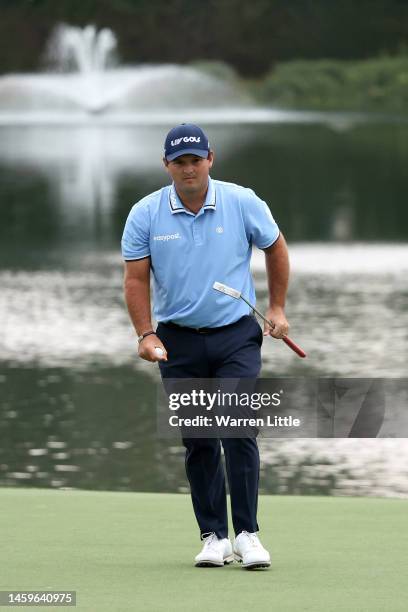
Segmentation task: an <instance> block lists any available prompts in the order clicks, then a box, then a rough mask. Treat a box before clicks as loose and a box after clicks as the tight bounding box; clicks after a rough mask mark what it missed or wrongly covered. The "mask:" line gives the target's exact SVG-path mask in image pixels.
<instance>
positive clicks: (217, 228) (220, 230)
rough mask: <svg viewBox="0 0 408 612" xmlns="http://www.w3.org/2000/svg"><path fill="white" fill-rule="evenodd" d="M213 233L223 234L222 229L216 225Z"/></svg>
mask: <svg viewBox="0 0 408 612" xmlns="http://www.w3.org/2000/svg"><path fill="white" fill-rule="evenodd" d="M215 231H216V232H217V234H223V233H224V228H223V227H222V225H218V226H217V227H216V228H215Z"/></svg>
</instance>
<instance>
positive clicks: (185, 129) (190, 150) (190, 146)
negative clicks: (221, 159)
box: [164, 123, 210, 161]
mask: <svg viewBox="0 0 408 612" xmlns="http://www.w3.org/2000/svg"><path fill="white" fill-rule="evenodd" d="M209 150H210V143H209V142H208V138H207V136H206V135H205V134H204V132H203V130H202V129H201V128H200V127H198V125H194V124H192V123H182V124H181V125H178V126H177V127H175V128H173V129H172V130H170V132H169V133H168V134H167V136H166V141H165V143H164V157H165V158H166V159H167V161H172V160H173V159H176V157H180V155H188V154H190V155H198V156H199V157H204V158H206V157H208V153H209Z"/></svg>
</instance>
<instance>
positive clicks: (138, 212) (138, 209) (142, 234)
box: [122, 202, 150, 261]
mask: <svg viewBox="0 0 408 612" xmlns="http://www.w3.org/2000/svg"><path fill="white" fill-rule="evenodd" d="M149 255H150V215H149V209H148V207H147V206H144V205H142V204H141V203H140V202H139V203H138V204H135V205H134V206H133V208H132V210H131V211H130V213H129V216H128V218H127V220H126V224H125V229H124V230H123V236H122V256H123V259H124V260H125V261H132V260H135V259H143V257H149Z"/></svg>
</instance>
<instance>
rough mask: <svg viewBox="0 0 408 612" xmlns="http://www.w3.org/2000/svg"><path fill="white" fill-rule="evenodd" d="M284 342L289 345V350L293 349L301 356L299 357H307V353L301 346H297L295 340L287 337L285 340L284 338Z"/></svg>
mask: <svg viewBox="0 0 408 612" xmlns="http://www.w3.org/2000/svg"><path fill="white" fill-rule="evenodd" d="M282 340H283V341H284V343H285V344H287V345H288V347H289V348H291V349H292V351H295V353H297V354H298V355H299V357H306V353H305V351H304V350H303V349H301V348H300V346H298V345H297V344H295V343H294V342H293V340H291V339H290V338H288V336H285V337H284V338H282Z"/></svg>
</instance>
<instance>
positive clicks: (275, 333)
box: [264, 306, 289, 339]
mask: <svg viewBox="0 0 408 612" xmlns="http://www.w3.org/2000/svg"><path fill="white" fill-rule="evenodd" d="M265 317H266V318H267V319H268V321H270V322H271V323H273V328H272V327H271V326H270V325H268V324H267V323H265V322H264V336H272V337H273V338H279V339H280V338H283V337H284V336H287V335H288V332H289V323H288V322H287V320H286V317H285V312H284V310H283V308H282V307H281V306H270V307H269V308H268V310H267V311H266V314H265Z"/></svg>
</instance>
